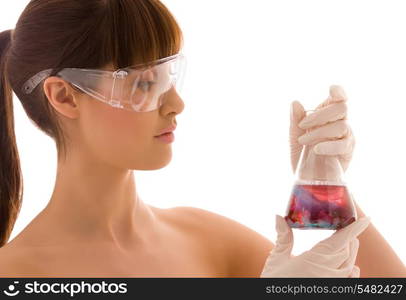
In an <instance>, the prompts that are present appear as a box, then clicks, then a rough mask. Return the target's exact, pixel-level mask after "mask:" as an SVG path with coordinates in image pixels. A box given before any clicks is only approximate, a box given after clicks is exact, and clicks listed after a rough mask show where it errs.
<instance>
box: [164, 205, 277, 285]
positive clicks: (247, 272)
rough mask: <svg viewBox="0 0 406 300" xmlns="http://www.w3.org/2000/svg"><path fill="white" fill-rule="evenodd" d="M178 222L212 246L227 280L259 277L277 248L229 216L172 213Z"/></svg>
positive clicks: (185, 209) (182, 209)
mask: <svg viewBox="0 0 406 300" xmlns="http://www.w3.org/2000/svg"><path fill="white" fill-rule="evenodd" d="M169 210H171V211H172V212H173V216H174V217H176V218H177V222H181V223H183V224H184V225H187V226H188V228H189V230H190V231H191V233H198V234H199V236H200V237H201V238H202V239H204V240H205V243H207V244H208V245H210V248H211V250H212V251H213V253H214V255H215V256H216V259H217V260H218V263H219V264H225V266H224V267H225V268H226V270H227V271H226V273H227V277H259V276H260V274H261V271H262V269H263V266H264V264H265V260H266V258H267V257H268V255H269V252H270V251H271V250H272V248H273V247H274V244H273V243H272V242H271V241H270V240H269V239H267V238H266V237H265V236H263V235H261V234H260V233H258V232H256V231H255V230H253V229H251V228H249V227H247V226H245V225H243V224H241V223H239V222H237V221H235V220H233V219H231V218H228V217H226V216H223V215H220V214H217V213H215V212H211V211H208V210H205V209H202V208H197V207H190V206H178V207H174V208H171V209H169Z"/></svg>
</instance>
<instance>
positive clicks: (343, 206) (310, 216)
mask: <svg viewBox="0 0 406 300" xmlns="http://www.w3.org/2000/svg"><path fill="white" fill-rule="evenodd" d="M315 146H316V144H314V145H305V146H304V148H303V150H302V153H301V156H300V159H299V163H298V168H297V169H296V172H295V182H294V185H293V189H292V193H291V196H290V199H289V204H288V207H287V210H286V216H285V220H286V222H287V223H288V224H289V226H290V227H291V228H298V229H331V230H337V229H341V228H343V227H345V226H347V225H349V224H351V223H352V222H354V221H355V220H356V218H357V215H356V214H357V212H356V209H355V205H354V202H353V201H352V199H351V196H350V194H349V191H348V189H347V184H346V183H345V182H344V180H343V174H344V172H343V170H342V167H341V163H340V161H339V157H338V156H329V155H318V154H316V153H315V152H314V151H313V148H314V147H315Z"/></svg>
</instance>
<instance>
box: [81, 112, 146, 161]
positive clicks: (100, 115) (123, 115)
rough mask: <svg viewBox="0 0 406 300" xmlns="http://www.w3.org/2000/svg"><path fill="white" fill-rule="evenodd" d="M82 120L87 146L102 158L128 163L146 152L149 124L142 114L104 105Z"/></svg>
mask: <svg viewBox="0 0 406 300" xmlns="http://www.w3.org/2000/svg"><path fill="white" fill-rule="evenodd" d="M86 123H87V124H88V125H87V126H86V127H87V128H86V129H85V130H86V140H87V141H88V142H89V144H90V145H89V147H90V148H91V151H92V152H94V153H95V154H96V155H97V156H98V157H99V158H100V159H102V160H104V161H108V162H110V163H114V164H115V165H122V166H128V164H129V163H131V161H132V160H134V159H140V160H142V159H143V157H144V156H145V154H146V153H148V152H149V147H150V145H151V140H152V139H153V132H152V128H153V127H152V125H150V122H148V119H146V118H145V116H141V115H139V114H136V113H133V112H127V111H121V110H117V109H114V108H111V109H110V108H109V107H106V108H103V109H100V110H98V112H94V113H93V114H92V115H91V116H90V115H89V116H88V118H87V122H86Z"/></svg>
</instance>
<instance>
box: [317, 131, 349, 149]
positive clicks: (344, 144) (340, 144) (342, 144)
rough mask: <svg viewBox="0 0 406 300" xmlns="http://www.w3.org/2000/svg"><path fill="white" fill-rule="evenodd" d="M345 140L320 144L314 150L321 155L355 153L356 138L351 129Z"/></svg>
mask: <svg viewBox="0 0 406 300" xmlns="http://www.w3.org/2000/svg"><path fill="white" fill-rule="evenodd" d="M348 130H349V131H348V134H347V136H346V137H345V138H343V139H339V140H336V141H327V142H320V143H318V144H317V145H316V146H314V148H313V150H314V152H315V153H316V154H319V155H346V154H350V153H352V152H353V151H354V147H355V138H354V136H353V134H352V131H351V129H350V128H348Z"/></svg>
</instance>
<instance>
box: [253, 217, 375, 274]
mask: <svg viewBox="0 0 406 300" xmlns="http://www.w3.org/2000/svg"><path fill="white" fill-rule="evenodd" d="M369 221H370V218H369V217H363V218H360V219H358V220H357V221H355V222H353V223H351V224H350V225H348V226H346V227H344V228H343V229H340V230H337V231H336V232H334V233H333V234H332V235H331V236H330V237H328V238H326V239H324V240H322V241H321V242H319V243H317V244H316V245H315V246H314V247H313V248H311V249H310V250H308V251H305V252H303V253H302V254H301V255H299V256H293V255H291V252H292V248H293V232H292V229H291V228H290V227H289V225H288V224H287V223H286V221H285V219H284V218H283V217H281V216H279V215H276V230H277V232H278V238H277V240H276V243H275V247H274V248H273V249H272V251H271V252H270V253H269V256H268V258H267V259H266V262H265V266H264V268H263V270H262V273H261V275H260V277H359V276H360V269H359V267H358V266H356V265H355V259H356V257H357V253H358V246H359V240H358V238H357V236H358V235H359V234H360V233H361V232H363V231H364V230H365V229H366V228H367V227H368V225H369Z"/></svg>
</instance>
